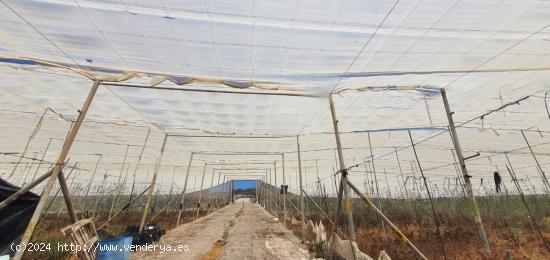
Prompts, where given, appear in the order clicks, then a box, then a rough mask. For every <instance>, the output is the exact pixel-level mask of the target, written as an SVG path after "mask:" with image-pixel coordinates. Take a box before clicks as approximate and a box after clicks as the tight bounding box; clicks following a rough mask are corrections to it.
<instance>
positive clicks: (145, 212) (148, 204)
mask: <svg viewBox="0 0 550 260" xmlns="http://www.w3.org/2000/svg"><path fill="white" fill-rule="evenodd" d="M167 140H168V134H165V135H164V140H163V141H162V147H161V148H160V155H159V158H158V160H157V163H156V167H155V172H154V173H153V180H152V181H151V188H150V189H149V191H148V192H147V201H146V202H145V207H144V208H143V216H141V223H140V224H139V232H141V231H143V227H145V221H146V220H147V215H148V214H149V208H150V207H151V199H152V197H153V192H154V191H155V182H156V180H157V175H158V173H159V170H160V165H161V164H162V156H163V155H164V148H166V141H167Z"/></svg>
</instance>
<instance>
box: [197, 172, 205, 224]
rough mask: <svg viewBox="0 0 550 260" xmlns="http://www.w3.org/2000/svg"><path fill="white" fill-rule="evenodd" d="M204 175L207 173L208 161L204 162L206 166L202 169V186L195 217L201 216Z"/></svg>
mask: <svg viewBox="0 0 550 260" xmlns="http://www.w3.org/2000/svg"><path fill="white" fill-rule="evenodd" d="M204 175H206V163H205V164H204V167H203V169H202V179H201V188H200V190H199V201H198V203H197V215H196V216H195V219H198V218H199V214H200V211H201V201H202V188H203V185H204Z"/></svg>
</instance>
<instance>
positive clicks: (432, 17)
mask: <svg viewBox="0 0 550 260" xmlns="http://www.w3.org/2000/svg"><path fill="white" fill-rule="evenodd" d="M549 14H550V2H546V1H459V2H456V1H398V2H393V1H322V3H321V2H319V1H303V0H298V1H263V0H261V1H167V0H162V1H128V2H124V1H122V2H118V1H61V0H59V1H55V0H52V1H8V0H2V3H1V4H0V36H1V37H0V122H1V124H0V132H1V133H2V134H1V135H0V144H1V147H2V151H0V152H2V153H4V154H3V155H2V156H0V160H1V161H0V169H1V171H2V174H9V173H10V172H11V171H12V169H13V167H14V164H15V162H16V161H17V159H18V157H19V155H20V153H21V152H22V151H23V149H24V146H25V143H26V141H27V140H28V138H29V136H30V135H31V133H32V132H33V130H34V129H35V127H36V123H37V121H38V119H39V117H40V116H41V114H42V113H43V112H44V111H45V109H47V108H51V111H49V112H48V113H47V114H46V117H45V119H44V122H43V124H42V125H41V127H40V129H39V131H38V132H37V134H36V136H34V138H33V139H32V141H31V143H30V146H29V148H28V150H27V151H26V153H25V158H24V159H23V161H22V162H23V165H22V166H21V168H22V167H24V164H25V163H26V164H30V163H31V162H32V160H31V159H32V158H35V159H36V158H41V157H42V156H43V154H44V152H45V151H46V147H47V146H48V143H50V140H51V143H50V146H49V147H48V150H47V153H45V155H44V162H43V164H44V165H43V166H42V167H44V170H45V169H47V168H48V167H49V164H50V163H52V162H55V160H56V159H57V156H58V154H59V152H60V150H61V147H62V144H63V140H64V138H65V136H66V135H67V131H68V129H69V127H70V124H71V121H74V120H75V118H76V117H77V115H78V110H79V109H80V107H81V106H82V103H83V101H84V99H85V98H86V96H87V95H88V92H89V90H90V87H91V86H92V84H93V79H101V80H104V82H107V83H109V84H105V85H102V86H100V88H99V91H98V92H97V94H96V96H95V98H94V100H93V103H92V106H91V108H90V111H89V113H88V114H87V116H86V119H85V121H84V124H83V126H82V128H81V130H80V132H79V133H78V135H77V140H76V142H75V144H74V145H73V147H72V149H71V152H70V154H69V158H70V161H69V164H74V163H76V162H79V165H78V167H79V168H80V169H82V171H81V172H80V173H79V174H80V175H79V177H78V178H79V179H80V180H82V181H83V182H85V181H86V180H89V178H90V176H91V173H92V171H93V170H94V167H95V166H96V163H97V160H98V157H99V156H98V154H101V156H102V157H101V163H100V164H99V168H98V171H99V172H101V174H106V175H108V176H112V177H111V178H112V181H113V182H114V181H116V177H117V176H118V174H119V172H120V171H121V169H122V170H123V171H126V169H130V173H133V171H134V168H135V167H136V164H137V160H138V157H139V155H140V152H141V148H142V147H143V144H144V141H145V137H146V134H147V131H148V129H150V136H149V139H148V141H147V145H146V148H145V150H144V153H143V159H142V160H141V163H140V165H139V168H138V170H137V171H136V174H137V176H138V179H140V181H141V182H142V183H146V182H147V181H148V180H150V179H151V176H152V172H153V171H154V165H155V163H156V161H157V159H158V158H159V153H160V147H161V145H162V141H163V138H164V135H165V134H168V135H169V137H168V141H167V145H166V150H165V152H164V156H163V158H162V160H161V166H160V171H159V176H160V177H159V178H158V179H157V182H160V185H161V186H160V189H161V191H167V190H168V189H170V185H172V183H175V184H177V185H179V186H180V188H181V185H182V184H183V179H184V176H185V172H186V168H187V165H188V163H189V159H190V155H191V153H192V152H193V153H195V155H194V158H193V164H192V166H191V172H190V176H192V177H191V179H192V180H193V177H195V179H197V178H198V177H197V176H200V175H201V174H202V171H203V167H204V165H205V163H207V164H208V166H207V167H209V168H210V169H212V168H216V167H223V168H225V169H231V168H233V169H238V170H237V171H242V172H250V175H251V177H250V178H251V179H255V178H257V177H253V176H252V175H254V174H257V173H258V172H259V173H258V174H260V175H261V174H265V173H266V172H268V170H269V169H270V168H273V163H274V162H276V165H277V166H276V167H277V173H278V174H279V179H278V180H277V182H278V184H282V180H281V177H282V175H281V174H282V161H281V154H282V153H285V173H286V178H287V180H286V182H287V183H290V190H291V191H292V192H297V191H298V187H297V180H296V176H297V175H296V173H297V167H298V162H297V154H296V151H297V145H296V135H299V136H300V137H299V138H300V146H301V147H300V149H301V152H302V167H303V171H304V173H305V174H304V176H305V183H306V184H307V185H314V182H315V181H318V180H321V181H325V182H326V183H329V184H330V183H331V182H332V180H331V179H330V176H332V175H333V174H334V173H335V172H336V171H337V168H338V167H337V165H336V160H335V147H336V144H335V139H334V134H333V131H334V130H333V126H332V118H331V114H330V109H329V103H328V96H329V95H330V94H331V93H334V94H333V99H334V102H335V105H336V114H337V117H338V120H339V127H340V131H341V132H342V143H343V147H344V149H343V153H344V158H345V160H346V164H347V166H353V165H357V166H356V167H352V168H350V178H351V181H352V182H355V183H358V184H359V183H361V184H364V183H368V182H370V181H371V180H367V179H365V175H364V172H365V171H366V170H368V171H372V170H373V168H372V167H373V166H372V163H371V162H367V161H371V149H370V148H372V155H373V156H374V162H375V167H376V171H377V172H379V173H380V174H379V176H381V177H379V178H380V179H379V180H377V181H379V182H380V183H384V185H385V186H386V187H388V188H387V191H386V193H385V194H386V196H392V195H391V194H390V193H391V192H392V190H399V189H400V188H399V187H401V186H402V185H403V182H404V179H405V178H407V177H410V178H417V177H419V175H418V174H419V173H418V169H416V167H417V166H415V165H412V164H411V162H414V160H415V158H414V154H413V153H412V149H411V148H410V145H411V143H410V140H409V135H408V133H407V130H411V134H412V137H413V139H414V142H416V143H417V147H416V148H417V152H418V153H419V159H420V161H421V164H422V167H423V168H424V171H425V174H426V175H427V176H428V178H429V179H430V181H431V182H432V183H433V184H435V185H438V186H439V187H440V189H443V188H442V187H445V185H449V183H454V182H455V181H456V179H457V176H458V175H457V170H456V166H455V164H454V163H455V160H454V157H453V153H452V149H453V144H452V142H451V139H450V135H449V133H448V132H447V131H446V130H447V126H448V121H447V116H446V113H445V110H444V107H443V102H442V99H441V95H440V93H439V91H437V90H434V89H437V88H445V89H446V91H447V95H448V97H449V103H450V107H451V109H452V111H453V112H454V114H453V117H454V119H455V123H456V125H457V126H458V135H459V138H460V142H461V144H462V148H463V150H464V154H465V156H469V155H472V154H475V153H476V152H480V154H481V155H480V156H478V157H476V158H473V159H471V160H469V161H468V167H469V169H470V174H471V175H472V176H473V183H474V188H475V190H476V192H483V189H484V188H485V186H484V185H481V179H482V178H483V179H485V180H486V182H488V181H490V180H491V178H492V174H493V172H494V171H495V170H498V171H502V172H504V171H505V169H506V168H505V166H504V165H505V164H506V158H505V157H504V156H503V153H504V152H509V155H510V158H511V161H512V164H513V165H514V168H515V170H516V171H517V173H518V174H521V175H522V176H523V177H522V178H523V179H525V181H529V180H532V181H533V185H531V184H529V185H531V186H533V187H534V188H532V190H531V192H536V190H537V189H539V190H542V189H543V188H544V186H543V183H542V181H540V173H539V172H538V171H537V169H536V167H535V163H534V161H533V159H532V156H531V153H530V152H529V150H528V149H527V147H526V143H525V140H524V138H523V136H522V134H521V132H520V130H525V134H526V137H527V138H528V140H529V141H530V143H531V145H532V146H533V151H534V152H535V153H536V154H537V156H538V157H539V159H540V161H541V163H542V167H543V169H548V163H547V161H548V156H549V155H550V154H548V153H547V151H548V145H547V142H548V140H549V139H548V135H549V134H550V132H549V131H550V124H549V122H550V120H549V115H548V112H547V109H546V91H547V90H548V89H549V84H548V82H550V81H549V80H550V73H549V70H550V56H549V55H550V22H549V20H548V17H549ZM516 101H519V102H517V103H516ZM508 104H509V105H508ZM502 106H506V107H504V108H502V109H500V108H501V107H502ZM494 109H498V111H495V112H492V113H488V112H490V111H492V110H494ZM485 113H488V114H487V115H486V116H484V117H483V118H479V117H480V116H481V115H483V114H485ZM367 133H369V134H370V141H369V137H368V134H367ZM127 147H128V154H127V159H126V161H125V165H124V166H122V162H123V160H124V157H125V151H126V148H127ZM396 150H397V151H398V156H399V160H400V163H401V168H400V167H399V165H398V163H397V158H396V155H395V151H396ZM413 164H414V163H413ZM33 167H37V165H34V166H33ZM31 171H32V172H34V170H31ZM271 171H274V169H271ZM401 172H403V175H402V174H401ZM173 173H175V174H174V175H172V174H173ZM172 176H174V177H172ZM403 176H404V177H405V178H404V177H403ZM527 177H529V178H530V179H527ZM208 178H210V177H209V176H208V177H207V179H208ZM98 180H100V181H101V180H102V179H98ZM20 181H21V182H22V181H23V180H20ZM506 181H509V180H506ZM196 182H197V181H195V183H193V181H191V184H190V187H191V188H190V189H191V190H190V191H193V190H194V189H197V185H196ZM207 183H210V182H209V181H207ZM360 186H363V185H360ZM311 187H313V186H311ZM487 188H488V187H487ZM37 189H38V190H40V187H38V188H37ZM329 192H332V193H333V194H334V192H335V191H334V190H330V189H329Z"/></svg>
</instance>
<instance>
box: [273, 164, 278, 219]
mask: <svg viewBox="0 0 550 260" xmlns="http://www.w3.org/2000/svg"><path fill="white" fill-rule="evenodd" d="M273 174H274V175H275V185H274V186H275V212H276V213H275V215H276V216H277V217H279V213H278V210H277V209H279V203H278V200H279V192H277V161H274V162H273Z"/></svg>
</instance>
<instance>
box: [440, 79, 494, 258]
mask: <svg viewBox="0 0 550 260" xmlns="http://www.w3.org/2000/svg"><path fill="white" fill-rule="evenodd" d="M440 91H441V98H442V99H443V105H444V106H445V112H446V114H447V120H448V121H449V130H450V132H451V138H452V140H453V145H454V148H455V152H456V157H457V158H458V163H459V165H460V171H461V172H462V176H463V178H464V186H465V187H464V188H465V190H466V195H467V196H468V197H469V199H470V206H471V208H472V209H473V210H474V214H475V215H474V220H475V222H476V225H477V228H478V231H479V238H480V239H481V244H482V245H483V249H484V250H485V252H486V253H490V252H491V247H490V246H489V241H488V240H487V235H486V234H485V228H484V227H483V222H482V221H481V214H480V213H479V207H478V206H477V202H476V199H475V197H474V192H473V190H472V183H471V182H470V177H471V176H470V175H468V169H467V168H466V163H464V156H463V155H462V148H461V147H460V142H459V141H458V135H457V133H456V128H455V123H454V121H453V112H451V109H450V107H449V101H448V100H447V93H446V91H445V89H443V88H441V89H440Z"/></svg>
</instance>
